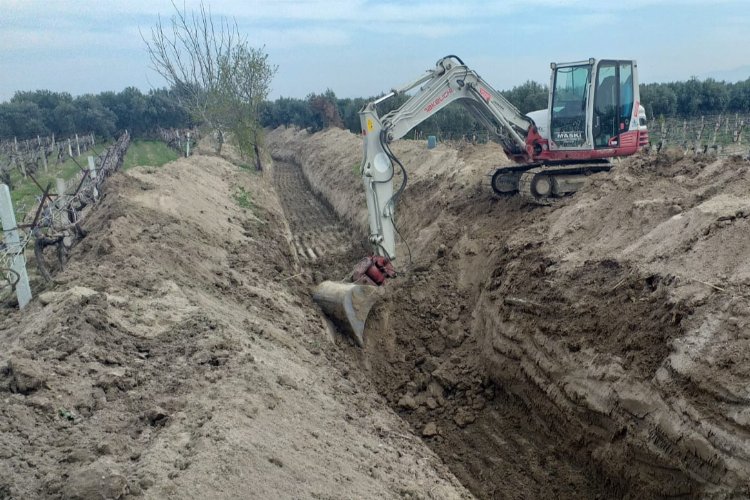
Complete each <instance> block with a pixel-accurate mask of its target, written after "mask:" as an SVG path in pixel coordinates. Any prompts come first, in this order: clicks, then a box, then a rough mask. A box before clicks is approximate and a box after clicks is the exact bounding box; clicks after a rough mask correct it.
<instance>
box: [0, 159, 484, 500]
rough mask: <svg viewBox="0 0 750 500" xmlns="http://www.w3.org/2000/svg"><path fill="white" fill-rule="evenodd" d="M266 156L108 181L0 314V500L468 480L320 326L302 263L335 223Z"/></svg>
mask: <svg viewBox="0 0 750 500" xmlns="http://www.w3.org/2000/svg"><path fill="white" fill-rule="evenodd" d="M229 153H231V151H229ZM229 160H231V156H230V157H229ZM238 164H239V162H238ZM271 167H272V166H271V165H269V168H268V169H267V171H266V172H265V173H264V174H253V173H249V172H247V171H245V170H242V169H240V168H239V167H237V166H236V165H235V164H233V163H232V162H231V161H227V159H226V158H221V157H217V156H211V155H207V154H198V155H196V156H193V157H191V158H190V159H181V160H178V161H177V162H173V163H170V164H168V165H166V166H164V167H161V168H158V169H157V168H152V167H139V168H136V169H132V170H129V171H127V172H125V173H118V174H116V175H115V176H113V177H111V178H110V179H109V180H108V182H107V185H106V189H105V191H104V193H103V200H102V202H101V203H100V204H99V205H97V206H96V207H95V209H94V211H93V212H92V213H91V214H89V216H88V217H87V218H86V227H85V229H87V231H88V234H89V235H88V236H87V237H86V238H85V239H84V240H83V241H82V242H81V243H80V244H79V245H77V246H76V247H75V248H74V251H73V253H72V254H71V258H70V262H69V264H68V266H67V267H66V269H65V270H64V271H63V272H61V273H59V274H58V275H57V276H56V280H55V281H56V284H55V285H54V286H53V287H52V288H51V289H50V290H48V291H47V292H45V293H43V294H41V295H40V296H39V297H38V298H36V299H35V300H34V301H33V302H32V304H30V306H29V307H28V308H27V309H26V310H24V311H23V312H22V313H21V312H17V311H13V310H11V309H7V308H6V309H4V310H3V311H2V314H3V316H2V319H1V320H0V345H2V346H3V347H2V357H1V358H0V363H2V364H0V400H1V401H2V405H0V498H2V499H11V498H12V499H27V498H73V499H100V498H159V499H161V498H175V499H178V498H179V499H182V498H320V499H339V498H341V499H343V498H373V499H376V498H377V499H379V498H469V497H470V496H471V495H470V494H469V493H468V492H467V491H466V490H465V489H464V487H463V486H462V485H461V484H460V483H459V482H458V481H457V479H456V478H455V477H454V476H453V474H451V473H450V472H449V471H448V469H447V468H446V466H445V465H444V464H443V463H442V462H441V460H440V459H439V458H438V457H437V456H436V455H435V454H434V453H433V452H431V451H430V450H429V449H428V448H427V447H426V446H425V445H424V444H423V443H422V442H421V441H420V440H419V439H418V438H417V437H415V436H414V435H412V434H411V432H410V430H409V427H408V425H407V424H405V423H404V422H403V420H401V419H400V418H399V417H398V416H397V415H396V414H395V413H394V412H393V411H392V410H391V409H390V407H389V406H388V405H387V402H386V401H385V400H383V398H382V397H380V396H379V395H378V394H377V392H376V391H375V390H374V389H373V387H372V386H371V384H370V383H369V381H368V380H367V379H366V378H364V377H363V376H362V375H361V374H360V373H359V371H358V370H356V369H353V367H352V365H351V363H350V361H349V360H348V358H347V357H346V356H345V354H346V353H345V352H344V351H342V350H341V349H340V348H339V347H337V345H336V344H335V343H334V342H333V341H332V340H333V339H332V336H331V332H330V331H329V329H328V327H327V325H326V324H325V322H324V321H323V319H322V318H321V315H320V314H319V312H318V310H317V309H316V308H315V307H314V305H313V303H312V302H311V300H310V298H309V293H308V283H309V279H311V277H309V276H308V275H306V272H307V271H306V270H309V269H310V267H309V265H308V264H309V263H310V262H324V261H325V259H326V258H327V257H326V256H327V252H328V248H329V247H330V248H333V247H336V248H339V247H340V248H342V249H343V248H345V247H346V246H347V245H348V244H349V243H350V240H351V238H349V237H348V236H347V233H345V232H343V230H342V231H341V232H339V233H336V232H335V231H331V230H330V228H331V227H334V226H327V225H326V224H327V222H326V221H327V220H328V219H329V214H328V213H326V212H325V211H324V210H323V209H324V208H325V207H324V206H323V207H321V206H320V205H319V203H318V202H317V201H315V200H314V199H312V200H311V201H315V202H314V203H312V202H307V201H305V200H308V199H310V198H311V197H310V193H309V191H307V192H302V191H301V190H300V189H299V188H298V187H297V186H296V185H294V186H295V187H293V188H290V189H284V188H283V186H285V184H284V182H285V180H284V179H285V178H286V179H287V180H290V182H292V183H294V182H299V181H300V178H299V177H296V176H295V175H294V173H293V172H292V175H286V174H288V173H289V172H286V171H284V169H283V166H282V168H280V169H279V170H278V171H276V172H275V173H274V169H273V168H271ZM273 179H275V180H276V181H277V182H278V183H279V186H281V189H280V191H281V192H282V193H287V192H291V191H293V192H295V193H296V194H297V195H299V196H300V197H301V198H300V199H297V200H291V201H290V200H289V198H287V197H283V199H284V200H285V202H289V203H292V206H296V207H297V209H295V210H294V211H289V212H286V214H285V212H284V211H283V209H282V203H280V202H279V199H278V197H277V196H276V194H275V191H274V188H273V185H272V180H273ZM294 204H296V205H294ZM285 206H286V204H285ZM303 213H304V214H307V215H304V217H305V218H304V219H300V220H297V219H295V218H294V214H303ZM286 216H288V217H289V219H288V220H289V222H288V223H287V218H286ZM289 227H293V228H294V229H295V232H294V233H291V232H290V231H289ZM337 251H340V250H337ZM331 255H333V254H331ZM324 269H325V270H326V271H329V270H330V269H332V268H330V267H325V268H324Z"/></svg>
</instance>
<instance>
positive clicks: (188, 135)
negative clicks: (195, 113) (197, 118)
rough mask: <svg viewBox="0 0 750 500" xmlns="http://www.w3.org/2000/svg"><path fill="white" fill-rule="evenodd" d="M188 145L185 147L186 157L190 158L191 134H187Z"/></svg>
mask: <svg viewBox="0 0 750 500" xmlns="http://www.w3.org/2000/svg"><path fill="white" fill-rule="evenodd" d="M186 142H187V144H186V145H185V157H188V156H190V132H188V133H187V141H186Z"/></svg>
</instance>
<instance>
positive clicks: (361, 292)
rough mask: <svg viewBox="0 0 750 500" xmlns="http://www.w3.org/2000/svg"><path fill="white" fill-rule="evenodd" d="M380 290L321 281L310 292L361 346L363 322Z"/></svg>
mask: <svg viewBox="0 0 750 500" xmlns="http://www.w3.org/2000/svg"><path fill="white" fill-rule="evenodd" d="M381 296H382V291H381V290H380V288H378V287H375V286H371V285H357V284H354V283H341V282H337V281H324V282H322V283H321V284H319V285H318V286H317V287H316V288H315V290H314V291H313V300H314V301H315V302H316V303H318V305H320V307H321V308H322V309H323V312H325V313H326V315H327V316H328V317H329V318H331V319H332V320H333V321H334V323H335V324H336V325H337V326H338V327H339V328H341V329H342V330H344V331H346V332H347V333H348V334H349V335H351V336H352V338H353V339H354V342H356V344H357V346H358V347H364V345H365V341H364V332H365V321H367V316H368V314H370V309H372V306H373V305H375V303H376V302H377V301H378V300H380V298H381Z"/></svg>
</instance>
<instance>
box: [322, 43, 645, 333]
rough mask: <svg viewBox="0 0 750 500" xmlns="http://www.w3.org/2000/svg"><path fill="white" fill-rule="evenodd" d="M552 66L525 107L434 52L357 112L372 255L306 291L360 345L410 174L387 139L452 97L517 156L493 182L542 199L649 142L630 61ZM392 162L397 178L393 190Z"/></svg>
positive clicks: (387, 266) (385, 272) (504, 190)
mask: <svg viewBox="0 0 750 500" xmlns="http://www.w3.org/2000/svg"><path fill="white" fill-rule="evenodd" d="M550 67H551V69H552V74H551V77H550V85H549V97H548V101H547V109H543V110H539V111H532V112H530V113H527V114H525V115H524V114H522V113H521V112H520V111H519V110H518V109H517V108H516V107H515V106H514V105H513V104H511V103H510V102H509V101H508V100H507V99H506V98H505V97H503V95H502V94H500V93H499V92H498V91H496V90H495V89H493V88H492V87H491V86H490V85H489V84H488V83H487V82H486V81H485V80H484V79H483V78H482V77H481V76H479V74H477V73H476V71H474V70H472V69H470V68H469V67H467V66H466V64H464V62H463V61H462V60H461V59H460V58H459V57H458V56H455V55H449V56H446V57H443V58H441V59H440V60H438V61H437V63H436V65H435V68H434V69H431V70H428V71H427V72H426V74H424V75H423V76H420V77H419V78H417V79H416V80H414V81H412V82H410V83H408V84H406V85H404V86H402V87H400V88H398V89H393V90H392V91H391V92H389V93H387V94H385V95H384V96H382V97H380V98H379V99H376V100H374V101H372V102H369V103H368V104H366V105H365V106H364V107H363V108H362V109H361V110H360V112H359V116H360V123H361V127H362V136H363V141H364V148H363V151H364V157H363V160H362V165H361V168H360V173H361V176H362V182H363V185H364V189H365V197H366V200H367V212H368V214H369V226H370V235H369V243H370V244H371V245H372V248H373V251H374V254H373V255H371V256H369V257H366V258H364V259H363V260H362V261H360V262H359V263H358V264H357V266H356V267H355V269H354V272H353V273H352V275H351V281H350V282H346V283H344V282H332V281H324V282H322V283H321V284H320V285H318V287H317V288H316V289H315V291H314V292H313V298H314V299H315V301H316V302H317V303H318V304H320V306H321V307H322V309H323V310H324V311H325V312H326V314H328V316H329V317H330V318H332V319H333V320H334V321H335V322H336V323H337V324H338V325H340V326H341V327H342V328H343V329H344V330H346V331H348V332H349V333H350V334H351V335H352V337H353V339H354V341H355V343H356V344H357V345H359V346H360V347H361V346H363V345H364V338H363V335H364V325H365V321H366V319H367V316H368V314H369V311H370V309H371V308H372V306H373V305H374V304H375V303H376V302H377V300H378V299H379V297H380V294H381V292H380V291H379V287H380V286H381V285H383V284H384V283H385V282H386V280H387V279H389V278H392V277H394V276H395V275H396V272H395V268H394V266H393V262H394V260H395V259H396V234H397V232H398V231H397V228H396V225H395V223H394V220H395V215H396V204H397V202H398V199H399V197H400V196H401V194H402V193H403V191H404V188H405V187H406V182H407V178H408V176H407V172H406V169H405V168H404V166H403V164H402V163H401V162H400V161H399V160H398V158H396V156H395V155H394V154H393V152H392V151H391V149H390V144H391V143H392V142H393V141H395V140H398V139H400V138H402V137H404V136H405V135H406V134H407V133H408V132H409V131H410V130H411V129H413V128H414V127H416V126H417V125H419V124H420V123H422V122H423V121H424V120H426V119H427V118H429V117H430V116H432V115H434V114H435V113H437V112H439V111H440V110H441V109H443V108H445V107H446V106H448V105H449V104H451V103H454V102H455V103H459V104H461V105H463V106H464V107H466V109H467V110H468V111H469V112H470V113H471V114H472V115H473V116H474V117H475V118H476V119H477V120H478V121H479V122H480V123H482V124H483V125H484V126H485V127H486V128H487V129H488V130H489V132H490V133H491V134H492V136H493V138H494V139H495V140H496V141H497V142H498V143H499V144H500V145H501V146H502V148H503V151H504V152H505V154H506V155H507V156H508V158H510V159H511V160H513V162H514V163H515V164H514V165H511V166H502V167H498V168H496V169H495V170H494V171H493V172H492V174H491V177H490V178H491V186H492V190H493V191H494V192H495V193H496V194H498V195H513V194H517V195H519V196H521V197H522V198H524V199H525V200H527V201H529V202H531V203H535V204H541V205H545V204H549V203H550V202H551V201H552V200H553V199H554V198H556V197H561V196H566V195H569V194H571V193H574V192H575V191H577V190H578V189H580V187H581V186H583V185H584V184H585V181H586V176H587V175H589V174H591V173H595V172H605V171H608V170H610V169H611V168H612V162H611V159H612V158H615V157H623V156H629V155H632V154H634V153H636V152H637V151H638V150H639V149H640V148H642V147H644V146H645V145H647V144H648V130H647V128H646V115H645V111H644V108H643V106H641V105H640V98H639V91H638V65H637V64H636V61H634V60H622V59H588V60H585V61H578V62H570V63H552V64H551V65H550ZM414 89H417V90H416V91H414ZM411 91H414V93H413V94H411V95H410V97H409V98H408V99H407V100H406V102H404V104H402V105H401V106H400V107H398V108H397V109H394V110H393V111H391V112H389V113H387V114H386V115H384V116H383V117H382V118H381V117H380V116H379V115H378V112H377V105H378V104H380V103H382V102H383V101H385V100H386V99H389V98H391V97H393V96H396V95H400V94H406V93H408V92H411ZM396 168H398V169H400V171H401V174H402V176H401V179H402V180H401V184H400V186H399V187H398V189H397V190H395V192H394V186H393V180H394V177H395V173H396Z"/></svg>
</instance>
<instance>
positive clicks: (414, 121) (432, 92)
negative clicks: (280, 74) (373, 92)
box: [359, 56, 534, 260]
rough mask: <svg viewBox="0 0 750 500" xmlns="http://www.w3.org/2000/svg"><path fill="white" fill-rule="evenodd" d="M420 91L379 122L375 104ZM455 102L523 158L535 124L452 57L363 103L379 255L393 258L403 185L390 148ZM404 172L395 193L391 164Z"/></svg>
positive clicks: (368, 187)
mask: <svg viewBox="0 0 750 500" xmlns="http://www.w3.org/2000/svg"><path fill="white" fill-rule="evenodd" d="M418 86H421V87H420V89H419V90H418V91H417V92H416V93H415V94H414V95H413V96H411V97H410V98H409V99H408V100H407V101H406V102H405V103H404V104H403V105H402V106H401V107H399V108H398V109H395V110H393V111H391V112H390V113H388V114H386V115H385V116H383V117H382V118H380V117H379V116H378V113H377V111H376V105H377V104H378V103H380V102H383V101H384V100H386V99H388V98H390V97H393V96H395V95H398V94H403V93H405V92H408V91H410V90H412V89H414V88H415V87H418ZM454 101H455V102H459V103H461V104H463V105H464V106H466V108H467V109H468V110H469V111H470V112H471V113H472V115H473V116H474V117H475V118H477V119H478V120H479V121H480V122H481V123H482V124H484V125H485V126H486V127H487V129H488V130H489V131H490V132H492V133H493V134H494V135H495V136H497V139H498V141H499V142H500V143H501V144H502V145H503V148H504V149H505V151H506V152H507V153H509V154H512V155H524V154H526V147H527V146H526V136H527V133H528V131H529V128H530V127H532V126H534V123H533V121H532V120H531V119H530V118H528V117H527V116H524V115H523V114H521V113H520V112H519V111H518V109H517V108H516V107H515V106H513V104H511V103H510V102H508V100H507V99H505V98H504V97H503V96H502V95H501V94H500V93H499V92H497V91H496V90H495V89H493V88H492V87H491V86H490V85H489V84H487V82H485V81H484V80H483V79H482V77H480V76H479V75H478V74H477V73H476V72H475V71H473V70H471V69H469V68H468V67H466V65H464V64H463V61H461V60H460V59H459V58H458V57H456V56H447V57H444V58H442V59H440V60H439V61H438V62H437V64H436V66H435V69H433V70H430V71H428V72H427V74H426V75H424V76H422V77H421V78H418V79H417V80H415V81H413V82H411V83H409V84H407V85H405V86H403V87H401V88H399V89H394V90H393V91H391V92H390V93H389V94H386V95H385V96H383V97H381V98H380V99H378V100H376V101H373V102H370V103H368V104H367V105H365V106H364V107H363V108H362V110H361V111H360V112H359V116H360V122H361V125H362V133H363V136H364V158H363V161H362V166H361V174H362V181H363V184H364V187H365V193H366V196H367V211H368V214H369V223H370V237H369V240H370V243H371V244H372V245H373V247H374V249H375V252H376V253H377V254H378V255H381V256H383V257H386V258H387V259H389V260H393V259H395V258H396V239H395V233H396V226H395V224H394V217H395V210H396V202H397V201H398V197H399V196H400V194H401V192H402V191H403V189H404V187H405V185H406V179H407V175H406V170H405V169H404V168H403V165H401V163H400V162H399V161H398V159H397V158H396V157H395V156H394V155H393V153H392V152H391V151H390V148H389V144H390V143H391V142H392V141H395V140H397V139H400V138H402V137H403V136H404V135H406V134H407V133H408V132H409V130H411V129H412V128H414V127H416V126H417V125H419V124H420V123H422V122H423V121H424V120H426V119H427V118H429V117H430V116H432V115H433V114H435V113H436V112H438V111H440V110H441V109H443V108H444V107H446V106H447V105H448V104H450V103H452V102H454ZM394 164H398V165H399V167H400V168H401V169H402V173H403V179H402V183H401V186H400V187H399V189H398V191H397V192H396V193H394V192H393V177H394V173H395V165H394Z"/></svg>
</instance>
